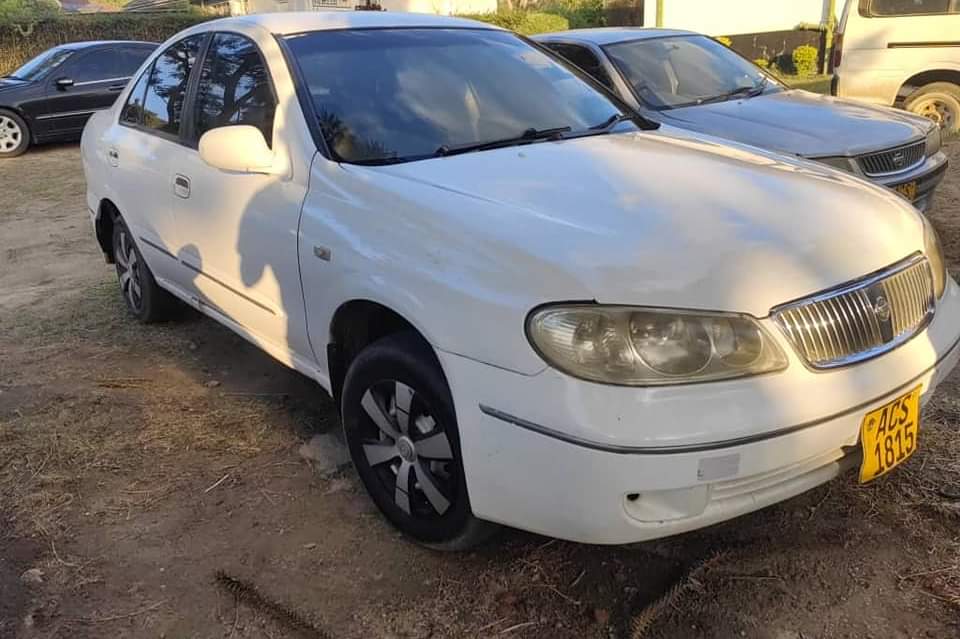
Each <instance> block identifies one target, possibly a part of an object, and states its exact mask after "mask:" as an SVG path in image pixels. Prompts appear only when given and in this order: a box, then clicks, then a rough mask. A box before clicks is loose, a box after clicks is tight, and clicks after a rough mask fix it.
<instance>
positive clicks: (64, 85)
mask: <svg viewBox="0 0 960 639" xmlns="http://www.w3.org/2000/svg"><path fill="white" fill-rule="evenodd" d="M56 85H57V88H58V89H60V90H61V91H63V90H64V89H69V88H70V87H72V86H73V79H72V78H58V79H57V81H56Z"/></svg>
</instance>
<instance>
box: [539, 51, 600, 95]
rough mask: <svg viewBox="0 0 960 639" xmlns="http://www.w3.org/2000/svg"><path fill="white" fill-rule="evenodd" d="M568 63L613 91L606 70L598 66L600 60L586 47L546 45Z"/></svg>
mask: <svg viewBox="0 0 960 639" xmlns="http://www.w3.org/2000/svg"><path fill="white" fill-rule="evenodd" d="M547 46H548V47H550V48H551V49H553V50H554V51H556V52H557V53H559V54H560V55H562V56H563V57H565V58H566V59H567V60H569V61H570V62H573V63H574V64H575V65H577V66H578V67H580V68H581V69H583V70H584V71H586V72H587V73H589V74H590V76H591V77H592V78H593V79H594V80H596V81H598V82H599V83H600V84H602V85H603V86H605V87H607V88H608V89H611V90H612V89H613V82H612V81H611V80H610V76H609V75H607V71H606V69H604V68H603V65H601V64H600V60H598V59H597V56H595V55H594V54H593V52H592V51H590V50H589V49H587V48H586V47H581V46H577V45H575V44H562V43H551V44H548V45H547Z"/></svg>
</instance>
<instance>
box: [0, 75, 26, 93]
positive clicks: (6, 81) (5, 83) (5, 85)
mask: <svg viewBox="0 0 960 639" xmlns="http://www.w3.org/2000/svg"><path fill="white" fill-rule="evenodd" d="M28 84H30V83H29V82H25V81H24V80H14V79H13V78H0V92H2V91H7V90H10V89H16V88H19V87H24V86H27V85H28Z"/></svg>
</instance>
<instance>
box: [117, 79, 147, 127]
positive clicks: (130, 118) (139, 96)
mask: <svg viewBox="0 0 960 639" xmlns="http://www.w3.org/2000/svg"><path fill="white" fill-rule="evenodd" d="M149 79H150V69H147V70H146V71H144V72H143V73H141V74H140V79H139V80H137V84H136V85H134V87H133V90H132V91H131V92H130V95H129V97H127V103H126V104H124V105H123V111H121V112H120V121H121V122H123V123H125V124H140V122H142V121H143V92H144V91H145V90H146V88H147V80H149Z"/></svg>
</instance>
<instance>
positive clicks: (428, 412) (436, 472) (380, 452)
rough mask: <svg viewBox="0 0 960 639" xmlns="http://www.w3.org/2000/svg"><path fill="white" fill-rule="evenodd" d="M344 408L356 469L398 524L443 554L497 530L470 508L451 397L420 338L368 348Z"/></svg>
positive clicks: (398, 338)
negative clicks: (477, 516) (474, 514)
mask: <svg viewBox="0 0 960 639" xmlns="http://www.w3.org/2000/svg"><path fill="white" fill-rule="evenodd" d="M341 408H342V414H343V427H344V433H345V435H346V439H347V445H348V446H349V448H350V455H351V458H352V459H353V463H354V465H355V466H356V468H357V472H358V474H359V475H360V478H361V480H362V481H363V484H364V486H365V487H366V489H367V491H368V492H369V493H370V496H371V498H372V499H373V501H374V502H375V503H376V505H377V506H378V507H379V509H380V511H381V512H382V513H383V514H384V516H385V517H386V518H387V519H388V520H389V521H390V522H391V523H392V524H393V525H394V526H396V527H397V528H398V529H400V530H401V531H402V532H403V533H405V534H407V535H408V536H410V537H412V538H413V539H414V540H416V541H418V542H419V543H421V544H423V545H425V546H429V547H431V548H435V549H438V550H464V549H467V548H470V547H472V546H475V545H477V544H479V543H481V542H482V541H484V540H486V539H487V538H488V537H489V536H490V535H491V534H493V533H494V532H495V531H496V529H497V527H496V526H495V525H494V524H491V523H488V522H484V521H481V520H479V519H477V518H475V517H474V516H473V513H472V511H471V509H470V501H469V499H468V497H467V486H466V481H465V477H464V472H463V462H462V458H461V454H460V438H459V433H458V430H457V422H456V416H455V413H454V410H453V400H452V398H451V395H450V390H449V388H448V387H447V383H446V380H445V379H444V376H443V373H442V371H441V370H440V366H439V363H438V362H437V361H436V357H435V355H434V353H433V350H432V349H431V348H430V346H429V345H428V344H426V343H425V342H424V341H423V340H422V339H421V338H420V337H419V336H418V335H416V334H414V333H400V334H396V335H391V336H388V337H385V338H383V339H381V340H379V341H377V342H375V343H374V344H371V345H370V346H368V347H367V348H365V349H364V350H363V351H362V352H361V353H360V354H359V355H358V356H357V357H356V359H355V360H354V361H353V363H352V364H351V366H350V369H349V371H348V372H347V377H346V380H345V382H344V388H343V397H342V407H341Z"/></svg>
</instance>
